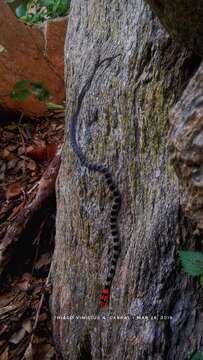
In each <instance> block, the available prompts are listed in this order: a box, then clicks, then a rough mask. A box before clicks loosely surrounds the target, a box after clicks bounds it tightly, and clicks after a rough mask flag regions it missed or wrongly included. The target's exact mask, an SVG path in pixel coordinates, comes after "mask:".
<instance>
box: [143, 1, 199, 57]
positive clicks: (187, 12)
mask: <svg viewBox="0 0 203 360" xmlns="http://www.w3.org/2000/svg"><path fill="white" fill-rule="evenodd" d="M146 1H147V2H148V3H149V4H150V5H151V6H152V8H153V10H154V12H155V13H156V15H157V16H158V17H159V19H160V20H161V21H162V23H163V25H164V26H165V27H166V29H167V30H168V31H169V32H170V34H171V35H172V36H174V37H175V39H176V40H178V41H179V42H180V43H181V42H183V43H184V44H186V45H187V46H188V47H190V48H191V49H193V50H195V51H196V52H197V53H199V54H200V55H201V56H202V55H203V26H202V17H203V2H202V0H173V1H171V0H146Z"/></svg>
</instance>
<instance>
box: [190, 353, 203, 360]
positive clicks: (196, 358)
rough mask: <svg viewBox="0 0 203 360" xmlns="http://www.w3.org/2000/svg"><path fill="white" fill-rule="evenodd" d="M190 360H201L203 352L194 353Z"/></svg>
mask: <svg viewBox="0 0 203 360" xmlns="http://www.w3.org/2000/svg"><path fill="white" fill-rule="evenodd" d="M191 360H203V352H202V351H198V352H196V353H195V354H194V355H192V357H191Z"/></svg>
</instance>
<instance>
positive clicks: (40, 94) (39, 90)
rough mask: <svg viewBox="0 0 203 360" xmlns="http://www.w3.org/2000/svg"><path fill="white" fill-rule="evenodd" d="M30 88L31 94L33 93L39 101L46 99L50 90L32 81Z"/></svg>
mask: <svg viewBox="0 0 203 360" xmlns="http://www.w3.org/2000/svg"><path fill="white" fill-rule="evenodd" d="M31 89H32V92H33V94H35V96H36V97H37V99H38V100H40V101H44V100H47V99H48V98H49V97H50V92H49V91H48V90H47V89H45V88H44V86H43V85H42V84H40V83H32V86H31Z"/></svg>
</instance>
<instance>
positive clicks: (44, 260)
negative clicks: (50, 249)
mask: <svg viewBox="0 0 203 360" xmlns="http://www.w3.org/2000/svg"><path fill="white" fill-rule="evenodd" d="M50 262H51V258H50V255H49V253H46V254H42V256H41V257H40V258H39V260H38V261H37V262H36V263H35V269H40V268H41V267H43V266H46V265H49V264H50Z"/></svg>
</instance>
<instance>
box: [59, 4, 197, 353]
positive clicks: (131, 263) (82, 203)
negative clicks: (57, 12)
mask: <svg viewBox="0 0 203 360" xmlns="http://www.w3.org/2000/svg"><path fill="white" fill-rule="evenodd" d="M65 52H66V81H67V99H68V103H67V121H66V129H67V130H68V126H69V122H70V116H71V113H72V111H73V110H74V108H75V104H76V102H77V98H78V94H79V92H80V90H81V88H82V86H83V85H84V84H85V82H86V81H87V79H88V77H89V76H90V75H91V73H92V70H93V68H94V64H95V62H96V59H97V57H98V55H99V54H100V56H101V59H104V58H105V57H109V56H113V55H118V54H120V56H118V57H117V58H116V59H115V60H114V61H113V62H112V63H111V65H110V66H103V67H101V68H100V69H99V70H98V72H97V73H96V76H95V78H94V80H93V82H92V85H91V89H90V91H89V92H88V94H87V96H86V97H85V101H84V104H83V107H82V110H81V114H80V126H79V128H78V133H79V141H80V144H81V146H82V148H83V151H84V152H85V153H86V155H87V157H88V158H89V159H90V160H94V161H98V162H99V163H105V164H108V166H109V168H110V169H111V171H112V174H113V177H114V179H115V181H116V183H117V184H118V186H119V189H120V191H121V193H122V208H121V212H120V216H119V228H120V237H121V246H122V250H121V256H120V258H119V262H118V266H117V270H116V276H115V278H114V281H113V288H112V294H111V302H110V306H109V309H108V310H104V311H103V310H102V311H101V309H99V296H100V291H101V289H102V286H103V284H104V281H105V277H106V274H107V269H108V263H109V248H111V236H110V231H109V225H108V219H109V213H110V208H111V199H110V197H109V194H108V192H107V189H106V187H105V184H104V183H103V181H102V178H101V177H100V176H99V175H98V174H92V173H89V172H88V171H87V170H86V169H85V168H83V167H81V165H80V163H79V161H78V159H77V157H76V155H75V154H74V153H73V152H72V150H71V148H70V145H69V140H68V131H67V132H66V139H65V140H66V141H65V145H64V153H63V161H62V166H61V170H60V176H59V181H58V190H57V197H58V214H57V231H56V249H55V257H54V266H53V297H52V314H53V328H54V334H55V339H56V342H57V344H58V346H59V349H60V351H61V352H62V355H63V358H64V359H71V360H74V359H95V360H96V359H97V360H99V359H110V360H116V359H129V360H131V359H135V360H137V359H140V360H143V359H156V360H158V359H171V360H172V359H178V360H179V359H180V360H183V359H186V358H188V357H189V356H190V354H191V353H192V352H193V351H195V350H196V349H199V347H200V343H201V336H202V334H201V322H200V310H199V305H200V288H199V285H198V282H197V281H196V280H194V279H191V278H189V277H187V276H186V275H185V274H184V273H183V272H181V267H180V263H179V261H178V256H177V251H178V250H179V249H181V248H185V247H190V246H191V244H193V246H195V245H194V244H195V243H194V238H193V237H192V232H193V230H194V226H195V224H193V223H192V222H190V221H189V220H188V219H185V218H184V215H183V214H182V211H181V206H180V190H179V186H178V181H177V178H176V176H175V175H174V172H173V170H172V168H170V166H169V164H168V154H167V148H166V142H167V133H168V128H169V121H168V114H169V111H170V110H171V108H172V106H173V104H174V103H175V102H176V101H177V99H178V98H179V96H180V94H181V93H182V91H183V89H184V87H185V86H186V85H187V82H188V80H189V77H190V76H191V74H192V73H193V72H194V71H195V69H196V67H197V66H198V64H199V58H198V57H196V56H194V55H192V54H191V53H190V52H188V51H187V50H185V49H182V48H180V47H178V46H177V45H176V44H175V43H174V42H173V41H172V40H171V38H170V37H169V35H168V34H167V33H166V32H165V30H164V29H163V27H162V26H161V25H160V23H159V21H158V20H157V19H156V18H155V17H154V15H153V14H152V13H151V11H150V9H149V8H148V7H147V6H146V5H145V4H144V3H143V1H142V0H136V1H135V0H130V1H126V2H123V1H121V0H112V1H111V2H109V1H107V0H88V1H85V2H84V1H81V0H75V1H73V2H72V8H71V12H70V16H69V26H68V34H67V39H66V50H65ZM57 316H58V317H63V316H67V318H66V319H63V318H57ZM71 316H72V317H73V318H71ZM76 316H79V318H76ZM81 316H94V317H95V319H92V320H90V319H88V318H86V319H82V318H81ZM116 316H121V317H122V316H123V318H118V317H117V318H116ZM114 317H115V318H114ZM164 317H165V318H164Z"/></svg>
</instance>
